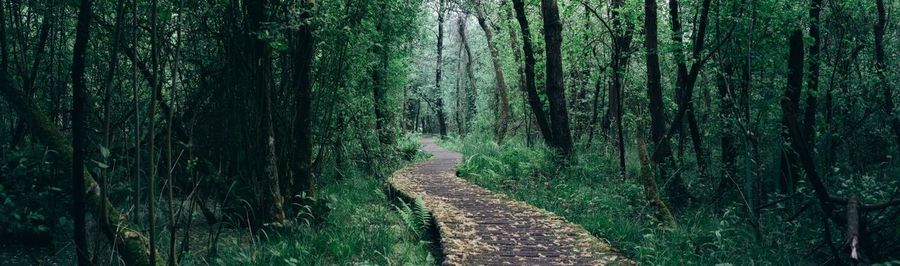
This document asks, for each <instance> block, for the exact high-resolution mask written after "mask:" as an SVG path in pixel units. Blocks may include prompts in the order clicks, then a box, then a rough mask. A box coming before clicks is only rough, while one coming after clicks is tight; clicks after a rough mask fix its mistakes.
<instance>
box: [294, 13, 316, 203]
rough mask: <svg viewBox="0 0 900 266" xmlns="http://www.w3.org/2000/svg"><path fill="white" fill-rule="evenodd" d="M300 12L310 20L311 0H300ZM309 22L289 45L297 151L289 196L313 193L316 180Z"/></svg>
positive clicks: (311, 50) (311, 35)
mask: <svg viewBox="0 0 900 266" xmlns="http://www.w3.org/2000/svg"><path fill="white" fill-rule="evenodd" d="M301 7H302V9H303V10H302V12H301V13H300V19H301V20H303V21H304V22H307V21H309V20H310V19H312V15H313V14H312V11H311V10H310V9H311V8H312V5H311V1H310V0H302V1H301ZM312 33H313V29H312V26H311V25H310V23H303V24H302V25H301V26H300V27H299V28H298V29H297V31H296V32H294V36H293V40H292V42H291V44H292V46H293V47H292V52H293V54H292V60H293V64H294V66H293V69H294V73H293V79H294V82H295V83H294V86H296V88H295V91H294V121H293V126H294V134H293V135H294V152H296V153H297V155H296V156H295V157H296V159H295V161H294V162H293V163H294V166H293V169H294V171H295V172H294V178H293V180H292V182H291V188H292V189H291V191H292V193H295V194H292V195H296V194H300V193H301V192H306V194H307V195H308V196H313V195H315V192H316V181H315V177H314V176H313V175H312V173H311V170H312V169H311V166H312V115H313V114H312V79H311V77H310V72H311V70H312V62H313V56H314V54H315V39H314V37H313V34H312Z"/></svg>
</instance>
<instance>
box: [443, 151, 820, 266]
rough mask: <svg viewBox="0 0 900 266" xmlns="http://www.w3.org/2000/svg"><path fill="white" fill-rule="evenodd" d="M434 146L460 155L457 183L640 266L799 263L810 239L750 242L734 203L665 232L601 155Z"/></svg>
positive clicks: (686, 216) (702, 211)
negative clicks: (497, 196) (583, 233)
mask: <svg viewBox="0 0 900 266" xmlns="http://www.w3.org/2000/svg"><path fill="white" fill-rule="evenodd" d="M440 144H441V145H443V146H445V147H447V148H449V149H452V150H456V151H459V152H461V153H463V154H464V155H465V160H464V162H463V163H462V164H461V165H460V167H459V173H460V174H461V176H463V178H466V179H468V180H470V181H472V182H474V183H476V184H478V185H480V186H483V187H485V188H487V189H490V190H493V191H497V192H501V193H504V194H506V195H508V196H510V197H512V198H514V199H517V200H521V201H524V202H527V203H529V204H532V205H535V206H537V207H540V208H543V209H546V210H548V211H551V212H553V213H556V214H557V215H560V216H563V217H565V218H566V219H567V220H569V221H570V222H573V223H576V224H580V225H582V226H583V227H584V228H585V229H587V230H588V231H590V232H591V234H593V235H594V236H596V237H598V238H600V239H603V240H606V241H607V242H609V243H610V244H611V245H612V246H613V247H615V248H616V249H619V250H620V251H621V252H622V253H624V254H625V255H626V256H628V257H630V258H632V259H634V260H636V261H639V262H641V263H642V264H648V265H684V264H688V265H697V264H699V265H714V264H720V263H732V264H736V265H760V264H761V265H768V264H798V263H799V262H801V261H804V259H803V258H802V257H801V256H802V254H803V251H804V250H802V249H801V248H799V247H797V246H800V245H802V244H807V243H799V242H802V241H803V240H805V238H807V237H810V234H811V233H810V232H805V231H802V230H798V225H797V224H796V223H795V224H791V223H781V224H783V225H778V226H779V227H778V228H777V230H775V229H773V230H771V232H780V233H771V234H768V235H765V236H764V237H763V239H761V240H760V239H757V238H756V236H755V234H754V231H753V230H752V227H750V226H749V225H748V224H747V222H746V220H745V217H743V216H745V214H744V212H742V209H741V205H740V204H738V203H733V204H730V203H721V204H719V205H718V206H715V207H711V206H708V205H707V206H691V207H686V208H682V209H681V210H679V211H678V212H677V213H676V219H677V220H678V226H677V227H675V228H671V229H666V228H665V227H664V226H661V225H660V222H659V221H658V220H657V219H655V218H654V217H655V216H654V213H653V212H654V209H653V208H652V207H650V206H649V205H648V204H647V201H646V200H645V199H644V196H643V195H644V194H643V187H642V186H641V185H640V184H639V183H638V180H635V179H634V178H629V179H626V180H622V179H621V178H619V174H618V169H617V168H615V167H617V164H616V163H615V161H614V160H615V159H614V158H610V157H609V156H605V155H603V154H601V153H600V152H580V153H578V155H577V156H576V157H575V158H573V159H571V160H570V161H569V163H568V167H561V166H560V164H559V163H558V162H559V161H558V158H556V157H555V156H556V155H555V154H554V153H553V152H551V150H549V148H547V147H544V146H542V145H535V146H533V147H528V146H526V145H524V144H523V143H522V142H521V141H518V142H517V141H514V140H510V141H507V143H506V144H504V145H503V146H502V147H501V146H498V145H497V144H495V143H494V142H492V141H479V140H475V138H470V139H466V140H459V139H449V140H446V141H442V142H441V143H440ZM595 149H596V148H595ZM632 154H633V153H632ZM629 160H630V162H629V163H628V165H629V166H635V167H632V168H629V169H627V172H628V175H629V176H636V175H637V173H638V170H639V169H637V168H636V166H637V165H638V162H636V158H629ZM764 219H765V218H764ZM768 223H770V224H778V223H779V221H769V222H768ZM798 243H799V244H798ZM807 261H808V260H807ZM799 264H803V263H799Z"/></svg>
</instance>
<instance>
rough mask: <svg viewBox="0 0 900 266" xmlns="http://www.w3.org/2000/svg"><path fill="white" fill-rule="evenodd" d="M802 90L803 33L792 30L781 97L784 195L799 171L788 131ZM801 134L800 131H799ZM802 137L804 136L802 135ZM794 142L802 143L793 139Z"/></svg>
mask: <svg viewBox="0 0 900 266" xmlns="http://www.w3.org/2000/svg"><path fill="white" fill-rule="evenodd" d="M802 89H803V32H801V31H800V30H794V31H793V32H792V33H791V37H790V53H789V54H788V84H787V89H786V90H785V96H784V97H782V100H781V101H782V102H781V106H782V112H784V118H783V120H782V125H783V126H784V128H783V129H782V132H783V133H782V137H783V138H784V141H785V142H784V147H783V149H782V153H781V180H780V181H781V183H780V184H781V190H782V193H784V194H789V193H791V192H793V191H794V184H795V182H796V181H797V179H799V174H800V171H799V169H798V168H797V165H798V160H799V159H798V157H797V151H795V150H794V149H793V148H794V147H793V146H791V145H790V143H791V140H792V139H791V134H790V133H791V132H790V131H789V130H788V127H789V126H790V122H792V121H793V119H796V118H795V116H798V115H799V112H800V111H799V110H800V96H801V93H802ZM800 132H802V129H801V130H800ZM803 136H806V135H805V134H803ZM793 140H794V141H804V140H801V139H793Z"/></svg>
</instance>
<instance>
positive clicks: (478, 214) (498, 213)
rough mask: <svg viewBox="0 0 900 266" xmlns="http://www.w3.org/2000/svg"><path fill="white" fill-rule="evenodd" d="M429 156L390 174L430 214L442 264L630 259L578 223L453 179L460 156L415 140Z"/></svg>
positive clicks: (577, 262)
mask: <svg viewBox="0 0 900 266" xmlns="http://www.w3.org/2000/svg"><path fill="white" fill-rule="evenodd" d="M421 142H422V144H423V145H424V147H423V150H424V151H426V152H429V153H431V154H433V155H434V156H433V157H432V158H431V159H429V160H427V161H424V162H421V163H418V164H415V165H413V166H410V167H407V168H404V169H401V170H399V171H397V172H396V173H394V174H393V175H392V176H391V178H390V182H391V184H392V185H393V186H394V187H395V188H396V189H397V190H399V191H400V192H401V193H403V194H406V195H407V196H410V197H413V198H415V197H420V198H422V200H423V201H425V205H426V206H428V208H429V209H430V210H431V212H432V214H433V215H434V218H435V221H436V224H437V227H438V230H439V232H440V237H441V240H440V241H441V248H442V249H443V253H444V255H445V258H444V264H445V265H502V264H512V265H607V264H625V265H631V264H633V262H631V261H629V260H627V259H625V258H624V257H622V256H621V255H619V254H618V253H617V252H615V251H614V250H613V249H612V248H610V247H609V245H607V244H606V243H604V242H602V241H600V240H599V239H597V238H595V237H593V236H591V235H590V233H588V232H587V230H585V229H584V228H582V227H581V226H578V225H575V224H572V223H569V222H567V221H566V220H565V219H564V218H562V217H559V216H556V215H554V214H553V213H550V212H548V211H545V210H543V209H539V208H537V207H534V206H531V205H528V204H525V203H522V202H519V201H514V200H511V199H509V198H507V197H505V196H503V195H501V194H498V193H494V192H491V191H488V190H486V189H484V188H481V187H479V186H477V185H474V184H472V183H469V182H468V181H466V180H463V179H462V178H459V177H456V166H457V164H459V163H460V162H461V161H462V155H461V154H459V153H456V152H451V151H448V150H446V149H444V148H441V147H439V146H437V145H435V143H434V140H433V139H432V138H429V137H425V138H423V139H422V140H421Z"/></svg>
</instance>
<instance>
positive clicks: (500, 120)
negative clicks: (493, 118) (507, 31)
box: [475, 2, 518, 144]
mask: <svg viewBox="0 0 900 266" xmlns="http://www.w3.org/2000/svg"><path fill="white" fill-rule="evenodd" d="M475 17H476V18H477V19H478V25H479V26H481V30H482V31H484V36H485V39H486V40H487V45H488V50H489V51H490V53H491V64H492V65H493V66H494V87H495V89H496V90H497V95H498V97H499V100H500V102H499V103H498V104H499V105H500V108H499V111H500V112H499V113H498V114H497V128H496V132H495V134H496V139H495V140H496V141H497V144H502V143H503V138H505V137H506V131H507V130H508V129H509V95H508V92H507V91H508V89H507V87H506V77H505V76H504V74H503V63H502V62H500V51H499V50H497V44H496V43H494V33H493V31H492V30H491V28H490V26H489V25H488V24H487V20H486V15H485V12H484V7H483V6H482V5H481V3H480V2H479V3H476V6H475ZM516 53H518V49H516ZM516 62H518V60H517V61H516Z"/></svg>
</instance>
